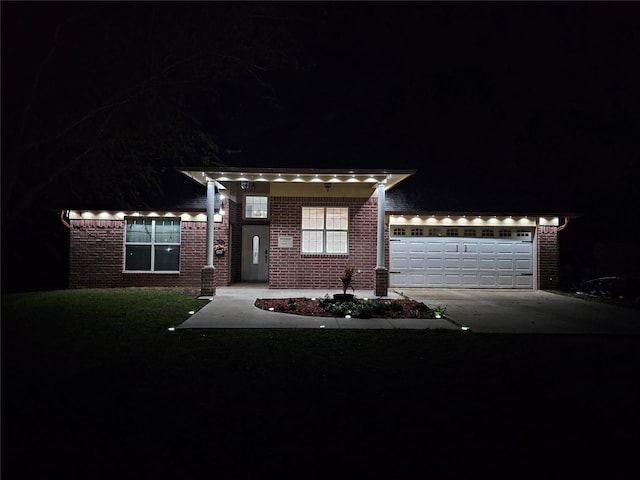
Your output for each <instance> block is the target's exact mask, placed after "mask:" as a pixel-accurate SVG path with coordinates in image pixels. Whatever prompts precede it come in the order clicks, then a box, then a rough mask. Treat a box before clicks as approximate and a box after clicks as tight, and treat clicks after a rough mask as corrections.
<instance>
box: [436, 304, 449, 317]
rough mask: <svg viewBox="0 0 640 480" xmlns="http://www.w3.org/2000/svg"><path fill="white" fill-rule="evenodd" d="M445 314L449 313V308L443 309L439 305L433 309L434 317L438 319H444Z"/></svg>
mask: <svg viewBox="0 0 640 480" xmlns="http://www.w3.org/2000/svg"><path fill="white" fill-rule="evenodd" d="M445 313H447V307H441V306H439V305H438V306H437V307H436V308H434V309H433V315H434V316H435V317H436V318H442V317H444V315H445Z"/></svg>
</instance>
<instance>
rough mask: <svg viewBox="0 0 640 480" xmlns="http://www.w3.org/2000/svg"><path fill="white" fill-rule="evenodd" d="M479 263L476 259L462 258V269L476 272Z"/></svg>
mask: <svg viewBox="0 0 640 480" xmlns="http://www.w3.org/2000/svg"><path fill="white" fill-rule="evenodd" d="M479 265H480V263H479V262H478V259H477V258H463V259H462V269H463V270H478V267H479Z"/></svg>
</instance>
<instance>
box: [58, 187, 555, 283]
mask: <svg viewBox="0 0 640 480" xmlns="http://www.w3.org/2000/svg"><path fill="white" fill-rule="evenodd" d="M270 203H271V205H270V217H269V224H270V237H271V238H270V245H269V251H270V255H269V257H270V258H269V260H270V261H269V285H270V287H271V288H330V289H340V288H341V284H340V280H339V277H340V275H341V274H342V272H343V270H344V268H345V266H350V267H353V268H355V269H356V270H361V272H362V273H360V274H359V275H357V277H356V279H355V282H354V287H355V289H356V291H357V290H377V289H382V288H383V287H384V285H382V283H381V282H382V281H383V278H382V277H380V278H377V277H376V270H375V267H376V242H377V239H376V231H377V199H376V198H358V197H349V198H341V197H325V198H320V197H277V196H273V197H270ZM313 206H315V207H348V208H349V247H348V254H344V255H317V254H303V253H301V245H300V241H301V224H302V207H313ZM227 208H228V215H224V216H223V222H222V223H216V224H215V233H214V237H215V242H216V243H224V244H226V246H227V251H226V252H225V254H223V255H214V266H215V272H214V274H215V285H216V286H218V287H220V286H227V285H229V284H230V283H235V282H239V281H241V266H242V263H241V257H242V234H241V233H242V225H244V224H247V223H256V222H252V221H246V220H243V219H242V205H241V204H237V205H236V204H235V202H233V201H228V206H227ZM70 223H71V229H70V269H69V287H70V288H104V287H188V288H199V287H200V286H201V280H202V279H201V275H202V269H203V267H204V266H205V263H206V258H205V257H206V248H205V242H206V222H205V221H193V220H189V221H187V220H185V221H182V222H181V224H180V228H181V247H180V250H181V251H180V272H179V273H151V272H150V273H127V272H124V251H125V245H124V234H125V231H124V227H125V221H124V220H95V219H94V220H84V219H83V220H78V219H72V220H71V221H70ZM261 223H264V221H262V222H261ZM280 236H286V237H291V238H292V240H293V243H292V246H291V247H288V248H287V247H282V246H279V245H278V238H279V237H280ZM230 239H231V241H230ZM536 244H537V251H536V257H537V262H538V265H537V272H538V278H537V280H538V283H537V288H541V289H549V288H557V285H558V227H555V226H538V227H537V229H536ZM384 245H385V248H384V249H385V266H386V267H388V266H389V230H388V226H385V242H384ZM387 282H388V277H387Z"/></svg>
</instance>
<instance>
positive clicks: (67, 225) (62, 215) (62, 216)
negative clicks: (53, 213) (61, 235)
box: [60, 210, 71, 230]
mask: <svg viewBox="0 0 640 480" xmlns="http://www.w3.org/2000/svg"><path fill="white" fill-rule="evenodd" d="M65 213H66V210H60V223H62V224H63V225H64V226H65V227H67V228H68V229H69V230H71V224H70V223H69V222H67V221H66V220H65V218H64V217H65Z"/></svg>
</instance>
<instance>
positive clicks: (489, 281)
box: [478, 273, 498, 288]
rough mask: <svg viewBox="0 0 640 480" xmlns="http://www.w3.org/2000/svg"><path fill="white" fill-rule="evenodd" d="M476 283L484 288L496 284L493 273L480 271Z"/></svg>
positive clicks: (495, 285)
mask: <svg viewBox="0 0 640 480" xmlns="http://www.w3.org/2000/svg"><path fill="white" fill-rule="evenodd" d="M478 284H479V285H480V286H481V287H485V288H495V287H497V286H498V282H497V281H496V275H495V273H481V274H479V275H478Z"/></svg>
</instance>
